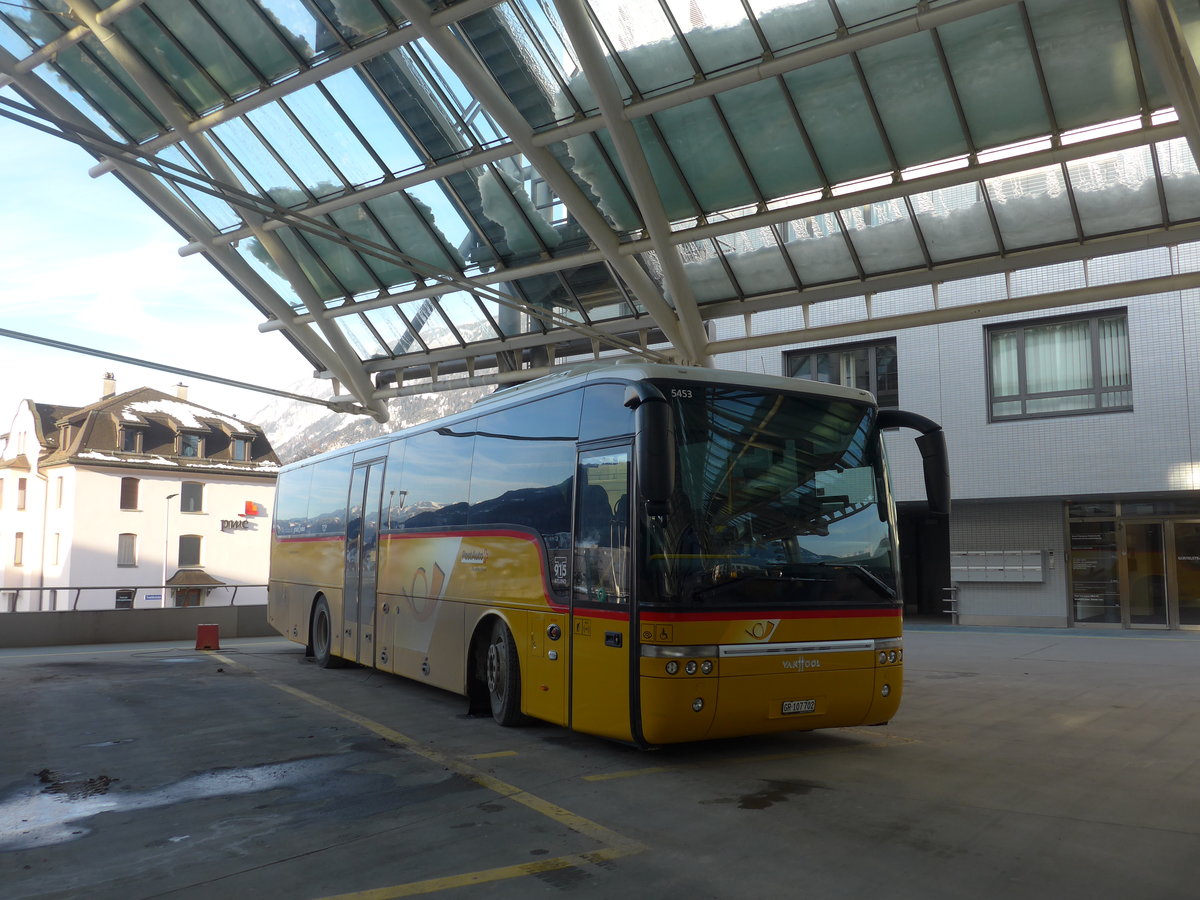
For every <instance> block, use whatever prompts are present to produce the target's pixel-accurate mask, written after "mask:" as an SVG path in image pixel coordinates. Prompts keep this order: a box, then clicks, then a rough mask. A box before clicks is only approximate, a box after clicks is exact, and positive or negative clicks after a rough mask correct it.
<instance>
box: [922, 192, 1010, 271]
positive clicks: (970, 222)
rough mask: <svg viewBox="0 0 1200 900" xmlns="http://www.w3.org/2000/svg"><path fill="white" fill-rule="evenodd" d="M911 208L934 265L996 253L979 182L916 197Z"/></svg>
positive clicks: (993, 236)
mask: <svg viewBox="0 0 1200 900" xmlns="http://www.w3.org/2000/svg"><path fill="white" fill-rule="evenodd" d="M912 205H913V209H914V210H915V211H916V214H917V224H918V225H919V226H920V229H921V235H922V236H923V237H924V238H925V246H926V247H927V248H928V250H929V256H930V258H931V259H932V260H933V261H934V262H935V263H941V262H948V261H949V260H953V259H969V258H971V257H973V256H994V255H995V254H996V252H997V250H998V248H997V247H996V236H995V234H994V233H993V232H992V222H991V219H990V218H989V217H988V214H987V204H985V203H984V202H983V194H982V192H981V190H980V186H979V184H978V183H974V182H973V183H971V184H961V185H955V186H954V187H949V188H943V189H941V190H937V191H931V192H922V193H919V194H913V195H912Z"/></svg>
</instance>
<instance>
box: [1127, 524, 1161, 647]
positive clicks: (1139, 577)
mask: <svg viewBox="0 0 1200 900" xmlns="http://www.w3.org/2000/svg"><path fill="white" fill-rule="evenodd" d="M1125 598H1126V604H1127V608H1128V611H1129V624H1130V625H1131V626H1137V625H1152V626H1153V625H1157V626H1159V627H1166V625H1167V559H1166V523H1164V522H1129V521H1127V522H1126V523H1125Z"/></svg>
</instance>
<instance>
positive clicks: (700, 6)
mask: <svg viewBox="0 0 1200 900" xmlns="http://www.w3.org/2000/svg"><path fill="white" fill-rule="evenodd" d="M667 6H668V7H669V8H670V10H671V15H672V17H673V18H674V19H675V24H676V25H678V26H679V30H680V31H681V32H682V33H683V37H684V40H686V41H687V43H688V46H689V47H690V48H691V51H692V54H693V55H694V56H695V57H696V61H697V62H699V63H700V68H701V70H702V71H703V72H704V73H705V74H708V75H711V74H713V73H714V72H719V71H721V70H722V69H727V68H730V67H732V66H735V65H737V64H738V63H742V62H746V61H748V60H757V59H760V58H761V57H762V52H763V49H762V45H761V44H759V42H758V38H757V37H756V36H755V34H754V29H753V28H751V27H750V20H749V19H747V18H746V14H745V12H744V10H743V8H742V6H741V4H739V3H730V2H729V0H667Z"/></svg>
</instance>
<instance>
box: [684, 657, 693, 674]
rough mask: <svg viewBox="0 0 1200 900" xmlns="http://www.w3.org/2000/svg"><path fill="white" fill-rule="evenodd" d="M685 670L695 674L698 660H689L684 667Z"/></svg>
mask: <svg viewBox="0 0 1200 900" xmlns="http://www.w3.org/2000/svg"><path fill="white" fill-rule="evenodd" d="M683 671H685V672H687V673H688V674H689V675H695V674H696V661H695V660H694V659H689V660H688V661H687V665H686V666H684V667H683Z"/></svg>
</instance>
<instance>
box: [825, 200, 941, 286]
mask: <svg viewBox="0 0 1200 900" xmlns="http://www.w3.org/2000/svg"><path fill="white" fill-rule="evenodd" d="M842 219H843V221H845V222H846V226H847V230H848V232H849V234H850V240H851V242H852V243H853V244H854V249H855V252H856V253H857V254H858V261H859V262H860V263H861V264H862V267H863V270H864V271H865V272H866V273H867V274H868V275H870V274H873V273H879V272H890V271H893V270H895V269H910V268H914V267H916V266H923V265H924V264H925V257H924V256H923V255H922V254H921V245H920V244H919V243H918V242H917V233H916V230H915V229H914V228H913V224H912V219H910V218H909V215H908V209H907V207H905V205H904V201H902V200H888V201H886V202H884V203H872V204H871V205H869V206H854V207H851V208H850V209H848V210H846V211H844V212H843V213H842Z"/></svg>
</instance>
